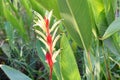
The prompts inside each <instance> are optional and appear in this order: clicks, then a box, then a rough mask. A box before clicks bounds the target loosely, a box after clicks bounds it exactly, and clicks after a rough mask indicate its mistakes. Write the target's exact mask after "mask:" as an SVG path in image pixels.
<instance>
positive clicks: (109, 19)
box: [103, 0, 117, 25]
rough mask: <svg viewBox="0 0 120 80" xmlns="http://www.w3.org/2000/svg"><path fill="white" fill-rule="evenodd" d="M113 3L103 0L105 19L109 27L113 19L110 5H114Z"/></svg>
mask: <svg viewBox="0 0 120 80" xmlns="http://www.w3.org/2000/svg"><path fill="white" fill-rule="evenodd" d="M114 1H115V0H114ZM114 1H113V0H103V2H104V8H105V15H106V18H107V23H108V25H110V24H111V22H112V21H113V20H114V18H115V14H114V9H113V6H112V3H114ZM116 4H117V3H116Z"/></svg>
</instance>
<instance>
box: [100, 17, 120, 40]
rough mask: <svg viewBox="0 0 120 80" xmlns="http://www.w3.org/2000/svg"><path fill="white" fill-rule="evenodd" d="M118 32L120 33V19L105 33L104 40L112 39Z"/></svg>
mask: <svg viewBox="0 0 120 80" xmlns="http://www.w3.org/2000/svg"><path fill="white" fill-rule="evenodd" d="M118 31H120V18H118V19H116V20H115V21H113V23H111V24H110V26H109V27H108V28H107V30H106V31H105V34H104V35H103V37H102V40H104V39H106V38H108V37H110V36H111V35H113V34H114V33H116V32H118Z"/></svg>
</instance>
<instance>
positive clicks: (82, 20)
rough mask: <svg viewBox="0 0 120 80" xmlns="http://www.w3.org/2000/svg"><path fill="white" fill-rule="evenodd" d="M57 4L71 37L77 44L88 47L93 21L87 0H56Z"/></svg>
mask: <svg viewBox="0 0 120 80" xmlns="http://www.w3.org/2000/svg"><path fill="white" fill-rule="evenodd" d="M58 4H59V8H60V14H61V17H62V18H63V19H64V21H63V23H64V25H65V27H66V28H67V30H68V32H69V33H70V35H71V37H72V38H73V39H74V40H75V41H76V42H77V43H78V45H79V46H81V47H82V46H83V47H84V49H86V50H87V49H89V47H90V43H91V39H92V35H91V34H92V25H93V23H92V18H91V15H90V11H89V6H88V2H87V0H58Z"/></svg>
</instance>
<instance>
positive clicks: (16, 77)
mask: <svg viewBox="0 0 120 80" xmlns="http://www.w3.org/2000/svg"><path fill="white" fill-rule="evenodd" d="M0 68H1V69H2V70H3V71H4V73H5V74H6V75H7V76H8V78H9V79H10V80H32V79H30V78H29V77H28V76H26V75H25V74H23V73H21V72H20V71H18V70H15V69H13V68H11V67H9V66H6V65H0Z"/></svg>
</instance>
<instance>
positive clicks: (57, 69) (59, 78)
mask: <svg viewBox="0 0 120 80" xmlns="http://www.w3.org/2000/svg"><path fill="white" fill-rule="evenodd" d="M53 71H54V73H55V75H56V77H57V80H63V77H62V73H61V69H60V56H58V57H57V62H56V63H55V64H54V67H53Z"/></svg>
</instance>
